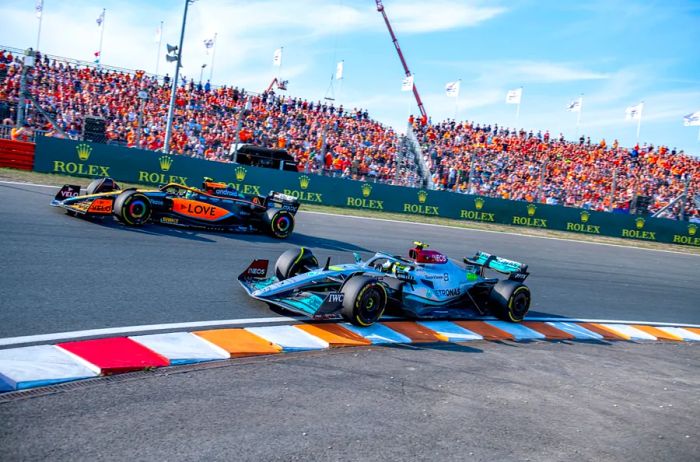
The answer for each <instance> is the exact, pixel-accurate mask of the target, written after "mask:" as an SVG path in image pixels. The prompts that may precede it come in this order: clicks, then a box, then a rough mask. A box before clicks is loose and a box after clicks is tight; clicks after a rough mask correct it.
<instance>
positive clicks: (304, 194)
mask: <svg viewBox="0 0 700 462" xmlns="http://www.w3.org/2000/svg"><path fill="white" fill-rule="evenodd" d="M310 184H311V178H310V177H308V176H306V175H301V176H300V177H299V188H300V190H296V189H285V190H283V191H282V192H283V193H284V194H286V195H288V196H292V197H294V198H296V199H299V200H300V201H304V202H312V203H315V204H321V203H323V193H317V192H311V191H307V189H309V185H310Z"/></svg>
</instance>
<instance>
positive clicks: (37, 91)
mask: <svg viewBox="0 0 700 462" xmlns="http://www.w3.org/2000/svg"><path fill="white" fill-rule="evenodd" d="M18 55H19V53H18V50H12V49H8V48H5V49H4V51H2V52H0V66H4V68H5V70H6V76H5V77H4V79H3V80H2V81H0V120H2V127H1V130H0V136H4V137H14V138H16V139H26V140H31V139H33V137H34V136H36V134H37V133H40V134H42V135H46V136H68V137H71V138H76V139H78V138H81V137H83V132H84V127H85V123H86V117H88V116H96V117H99V118H102V119H104V120H105V126H106V129H105V134H104V135H105V139H104V141H105V142H107V143H117V144H123V145H127V146H130V147H139V148H142V149H150V150H160V149H162V148H163V140H164V132H165V124H166V115H167V102H168V100H169V98H170V85H169V83H170V82H169V77H167V76H166V77H164V78H163V77H160V78H159V77H157V76H155V75H151V74H147V73H145V72H142V71H134V70H126V69H118V68H111V67H108V66H102V67H101V68H97V67H96V66H95V65H93V64H92V63H85V62H79V61H76V60H70V59H66V58H60V57H55V56H46V55H41V54H39V53H37V55H38V57H37V60H36V65H35V66H34V68H31V69H28V71H27V75H28V78H27V81H28V91H29V93H30V94H31V95H32V96H33V97H34V99H35V100H36V101H37V102H38V103H39V105H40V106H41V107H42V108H43V109H44V110H45V111H46V112H48V113H49V114H50V115H51V117H52V118H53V119H54V120H55V121H56V122H57V124H58V125H59V126H58V127H53V126H52V125H51V124H50V123H49V122H48V121H47V119H46V118H44V117H43V116H42V115H40V114H39V113H37V111H36V109H37V108H34V106H33V105H30V106H29V110H28V114H27V117H26V121H27V124H26V126H24V127H14V126H13V125H14V123H15V120H16V111H17V104H18V100H19V88H20V76H21V73H22V62H21V60H19V59H18V58H17V56H18ZM139 93H141V95H145V96H146V97H145V98H144V97H139ZM173 127H174V130H173V137H172V140H171V145H170V150H171V152H175V153H178V154H182V155H187V156H192V157H200V158H205V159H209V160H215V161H221V162H229V161H231V150H232V146H234V145H236V144H237V143H239V142H242V143H250V144H254V145H258V146H263V147H268V148H282V149H285V150H287V151H288V152H289V153H290V154H291V155H292V156H293V157H294V159H295V161H296V162H298V168H299V170H300V171H305V172H309V173H317V174H326V175H333V176H338V177H344V178H353V179H360V180H368V181H382V182H386V183H390V184H399V185H406V186H416V187H432V188H436V189H443V190H451V191H455V192H461V193H471V194H479V195H483V196H490V197H499V198H504V199H512V200H524V201H531V202H534V201H537V202H544V203H549V204H561V205H566V206H571V207H579V208H585V209H591V210H607V211H616V212H621V213H629V212H630V209H632V211H634V209H635V206H636V202H638V201H637V198H638V197H645V196H647V197H650V198H651V200H650V203H649V207H648V209H649V211H650V212H655V211H657V210H660V209H661V208H662V207H664V206H665V205H666V204H668V203H669V202H670V201H671V200H672V199H673V198H675V197H678V196H679V195H680V194H682V193H684V192H686V193H687V194H686V201H685V203H684V204H683V207H684V211H685V213H686V216H688V217H690V219H693V220H697V219H698V207H697V204H696V203H695V201H694V200H693V198H694V197H695V196H696V195H697V194H699V193H700V160H698V159H697V158H693V157H691V156H687V155H685V154H684V153H682V152H676V151H675V150H673V149H669V148H668V147H667V146H659V147H656V146H652V145H646V144H645V145H643V146H635V147H633V148H625V147H622V146H619V145H618V143H617V141H613V142H612V143H611V144H610V145H608V144H607V143H606V141H605V140H601V141H600V142H597V143H591V142H590V139H588V140H586V139H584V138H583V137H582V138H581V139H580V140H577V141H567V140H565V139H564V138H563V137H562V136H560V137H556V138H555V137H552V136H550V134H549V132H547V131H545V132H544V133H542V132H537V133H536V134H534V133H533V132H532V131H530V132H526V131H525V130H522V129H521V130H518V131H515V130H512V129H507V128H505V127H499V126H498V125H496V124H493V125H491V124H490V125H479V124H475V123H473V122H468V121H462V122H457V121H454V120H447V121H444V122H440V123H437V124H429V123H427V121H426V119H425V118H421V119H419V120H413V118H412V117H411V119H410V120H409V129H408V133H407V135H406V136H401V135H399V134H397V133H396V132H395V131H394V129H392V128H391V127H388V126H385V125H383V124H381V123H380V122H378V121H376V120H373V119H372V118H371V117H370V116H369V114H368V113H367V111H365V110H361V109H356V108H354V109H353V110H348V109H347V108H344V107H343V106H340V107H337V108H336V107H334V106H333V105H332V104H331V105H327V104H326V103H321V102H313V101H307V100H304V99H301V98H294V97H288V96H280V95H277V94H275V93H274V92H273V91H270V92H264V93H262V94H254V93H251V92H249V91H246V90H245V89H239V88H237V87H229V86H222V87H212V86H210V85H208V84H205V85H202V84H201V82H200V83H198V84H196V83H195V82H194V81H193V80H189V81H183V82H181V84H180V85H179V86H178V89H177V94H176V111H175V116H174V123H173ZM679 212H680V203H677V204H675V205H674V207H672V208H670V209H669V210H667V211H666V212H665V214H664V216H666V217H668V218H674V217H677V216H678V214H679Z"/></svg>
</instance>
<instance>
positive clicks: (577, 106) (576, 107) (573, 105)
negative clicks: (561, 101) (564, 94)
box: [566, 98, 583, 112]
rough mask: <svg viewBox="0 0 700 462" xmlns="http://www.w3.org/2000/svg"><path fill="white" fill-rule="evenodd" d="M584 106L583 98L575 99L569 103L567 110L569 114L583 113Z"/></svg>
mask: <svg viewBox="0 0 700 462" xmlns="http://www.w3.org/2000/svg"><path fill="white" fill-rule="evenodd" d="M582 106H583V98H579V99H575V100H573V101H572V102H570V103H569V105H568V106H567V107H566V110H567V111H569V112H581V107H582Z"/></svg>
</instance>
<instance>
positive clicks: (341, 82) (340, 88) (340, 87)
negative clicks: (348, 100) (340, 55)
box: [336, 60, 345, 106]
mask: <svg viewBox="0 0 700 462" xmlns="http://www.w3.org/2000/svg"><path fill="white" fill-rule="evenodd" d="M340 62H341V63H343V72H342V73H341V74H340V78H339V79H338V80H340V82H338V106H340V92H341V91H343V79H344V78H345V75H344V74H345V60H341V61H340ZM337 66H338V65H337V64H336V67H337ZM337 73H338V69H336V75H337Z"/></svg>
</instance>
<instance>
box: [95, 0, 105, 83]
mask: <svg viewBox="0 0 700 462" xmlns="http://www.w3.org/2000/svg"><path fill="white" fill-rule="evenodd" d="M106 19H107V9H106V8H102V24H100V49H99V50H98V52H97V53H98V54H97V67H98V69H99V68H100V67H102V41H103V40H104V37H105V20H106Z"/></svg>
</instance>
